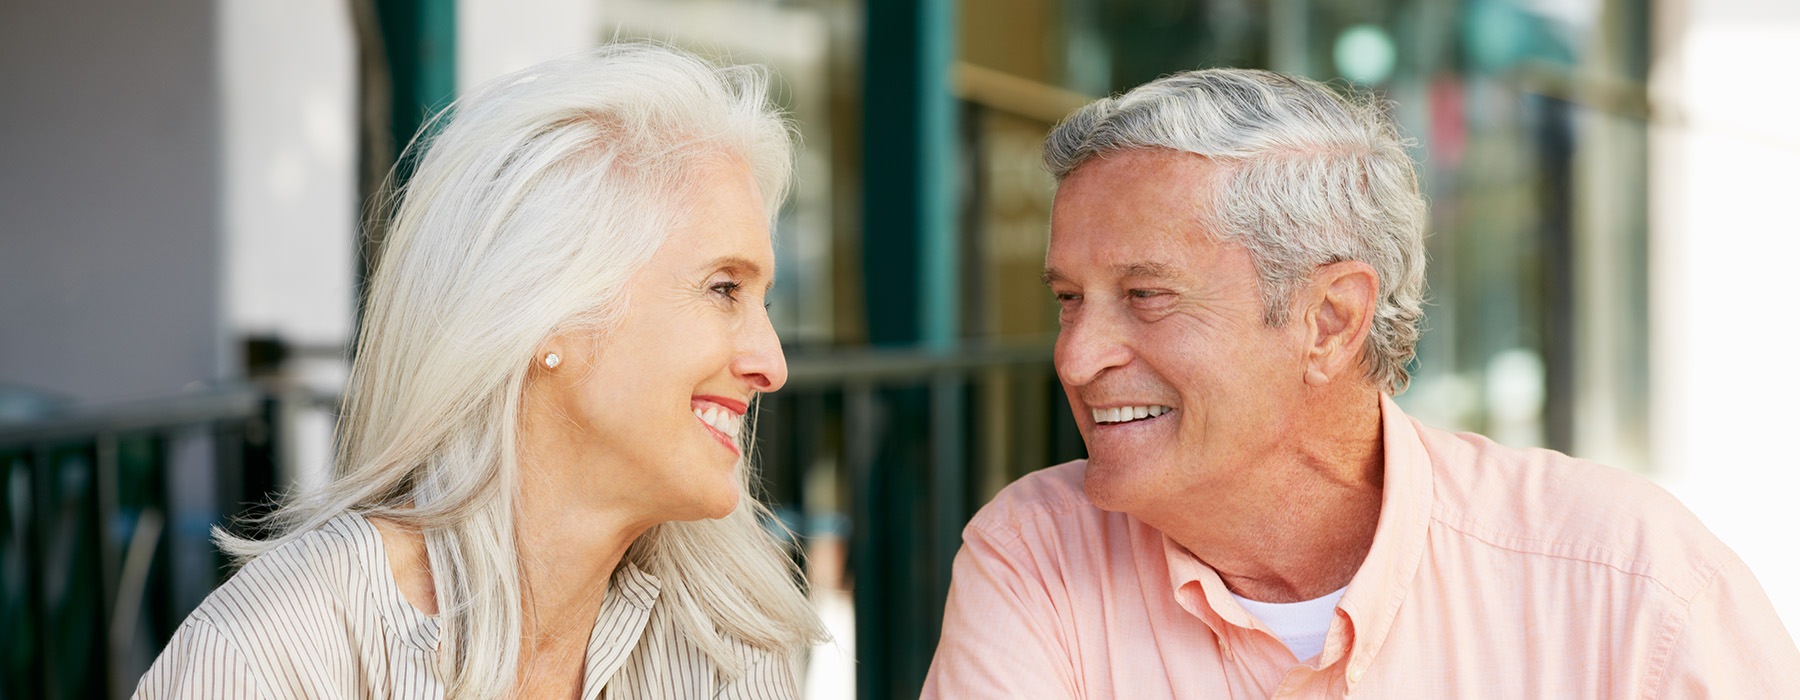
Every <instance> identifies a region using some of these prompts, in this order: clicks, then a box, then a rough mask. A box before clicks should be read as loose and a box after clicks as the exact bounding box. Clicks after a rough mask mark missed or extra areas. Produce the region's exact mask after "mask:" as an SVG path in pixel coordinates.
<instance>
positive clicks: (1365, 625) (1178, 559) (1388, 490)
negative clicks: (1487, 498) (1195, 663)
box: [1163, 395, 1432, 684]
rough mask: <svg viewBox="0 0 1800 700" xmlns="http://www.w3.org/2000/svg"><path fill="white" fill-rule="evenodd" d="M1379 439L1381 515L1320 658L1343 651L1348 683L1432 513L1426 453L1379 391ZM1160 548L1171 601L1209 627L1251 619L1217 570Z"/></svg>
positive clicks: (1182, 551)
mask: <svg viewBox="0 0 1800 700" xmlns="http://www.w3.org/2000/svg"><path fill="white" fill-rule="evenodd" d="M1381 444H1382V490H1381V516H1380V519H1379V520H1378V521H1377V523H1376V525H1375V540H1374V542H1373V543H1372V544H1371V545H1370V548H1369V554H1368V556H1367V557H1365V558H1364V559H1363V563H1362V566H1361V567H1360V568H1358V569H1357V571H1356V576H1355V577H1353V578H1352V579H1351V580H1350V586H1349V588H1348V589H1347V590H1345V591H1344V597H1343V598H1342V599H1341V600H1339V601H1338V609H1339V610H1340V611H1342V612H1343V613H1344V615H1345V616H1347V618H1348V622H1349V625H1345V624H1344V623H1345V621H1346V620H1345V617H1339V618H1338V619H1337V620H1336V621H1334V622H1332V626H1331V631H1330V633H1329V634H1328V635H1327V637H1326V639H1325V650H1324V652H1323V653H1321V654H1320V658H1319V667H1320V668H1325V667H1329V666H1331V665H1332V664H1335V663H1337V662H1338V660H1339V659H1341V658H1343V657H1344V656H1345V655H1346V654H1348V655H1349V657H1350V663H1349V666H1348V667H1347V669H1346V672H1347V674H1348V676H1349V680H1350V682H1351V683H1352V684H1354V683H1355V682H1356V681H1357V680H1358V679H1359V678H1360V677H1361V675H1362V671H1363V670H1364V669H1365V668H1367V667H1368V665H1369V663H1370V661H1371V660H1372V659H1373V658H1374V656H1375V652H1376V650H1378V649H1380V647H1381V644H1382V642H1383V641H1384V640H1386V639H1387V634H1388V632H1389V631H1390V630H1392V628H1393V624H1394V619H1395V617H1396V615H1397V614H1398V613H1399V611H1400V603H1401V601H1404V600H1405V599H1406V596H1407V594H1408V593H1409V592H1410V591H1411V588H1412V585H1413V579H1414V575H1415V574H1417V573H1418V570H1419V564H1420V562H1421V561H1423V559H1424V556H1425V540H1426V537H1425V536H1426V529H1427V525H1428V523H1429V521H1430V517H1431V501H1432V485H1431V459H1430V456H1429V455H1427V454H1426V452H1425V444H1424V442H1423V441H1422V440H1420V438H1419V433H1418V431H1417V429H1415V428H1414V426H1413V424H1412V420H1411V419H1410V418H1407V416H1406V414H1405V413H1402V412H1401V411H1400V407H1399V406H1397V405H1395V404H1394V402H1393V399H1391V398H1389V397H1387V396H1386V395H1383V396H1382V397H1381ZM1163 555H1164V557H1165V558H1166V559H1167V561H1168V571H1169V585H1170V587H1171V588H1172V589H1173V590H1174V592H1175V599H1176V602H1178V603H1180V605H1181V606H1182V607H1183V608H1184V609H1186V610H1187V611H1188V612H1189V613H1192V614H1193V615H1194V616H1195V617H1198V618H1200V620H1201V621H1202V622H1205V623H1206V624H1207V625H1208V626H1210V627H1212V628H1213V630H1214V631H1215V632H1222V630H1220V629H1219V625H1221V624H1230V625H1232V626H1235V627H1242V628H1252V627H1255V626H1256V623H1255V622H1254V621H1253V619H1252V618H1251V617H1250V614H1249V613H1248V612H1245V611H1244V609H1243V607H1241V606H1239V605H1238V604H1237V602H1236V601H1235V600H1233V599H1232V597H1231V591H1230V589H1228V588H1226V587H1225V582H1224V581H1223V580H1222V579H1220V578H1219V574H1218V572H1216V571H1213V569H1212V567H1209V566H1207V565H1206V563H1205V562H1202V561H1200V559H1199V558H1198V557H1196V556H1194V555H1193V553H1191V552H1189V551H1187V549H1186V548H1184V547H1182V546H1181V545H1180V544H1177V543H1176V542H1175V541H1174V540H1172V539H1170V538H1169V537H1168V536H1167V535H1164V536H1163ZM1346 635H1350V636H1349V637H1348V641H1349V642H1350V644H1345V641H1346Z"/></svg>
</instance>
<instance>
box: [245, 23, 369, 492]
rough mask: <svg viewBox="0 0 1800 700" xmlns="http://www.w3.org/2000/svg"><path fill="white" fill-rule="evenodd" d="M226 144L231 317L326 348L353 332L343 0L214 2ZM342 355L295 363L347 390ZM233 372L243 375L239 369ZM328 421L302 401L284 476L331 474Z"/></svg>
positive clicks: (352, 88) (300, 381)
mask: <svg viewBox="0 0 1800 700" xmlns="http://www.w3.org/2000/svg"><path fill="white" fill-rule="evenodd" d="M216 6H217V9H218V16H217V20H216V21H217V22H218V26H219V60H220V71H219V75H218V80H219V87H220V94H221V104H220V111H221V122H222V124H223V129H222V130H221V132H220V134H219V140H220V142H221V144H222V146H223V158H222V167H223V171H224V172H223V177H222V181H221V190H222V198H221V200H220V202H219V209H220V217H221V220H222V222H223V227H224V235H223V238H222V257H223V263H224V264H223V267H222V268H221V269H220V270H219V271H218V273H217V274H218V275H219V277H220V285H221V288H222V289H223V292H224V296H223V308H222V309H221V313H222V314H223V323H224V327H225V329H226V332H227V334H228V337H229V338H231V339H232V340H233V341H234V342H236V341H240V340H241V339H243V338H244V337H246V336H249V335H268V336H275V337H278V338H280V339H282V340H284V341H286V342H289V343H294V344H299V345H306V346H313V347H318V348H322V349H329V348H343V347H345V346H347V345H348V344H349V343H350V342H351V340H352V339H351V333H352V330H353V328H354V320H355V311H356V256H357V255H358V251H357V240H358V237H357V231H358V226H359V221H358V219H359V217H360V216H361V208H360V204H359V202H358V199H357V197H358V192H357V163H356V155H357V153H356V148H357V142H356V138H357V131H356V129H357V97H356V93H357V84H356V81H357V76H356V44H355V30H354V27H353V25H352V24H351V18H350V15H349V5H348V3H343V2H249V1H243V0H235V1H232V2H220V3H217V5H216ZM342 358H343V355H342V353H337V354H335V355H333V354H327V355H325V356H322V357H317V358H301V359H297V360H295V361H292V362H290V364H289V366H288V367H287V368H286V369H287V371H288V372H289V373H290V375H289V379H291V380H292V381H293V382H294V383H295V384H296V385H297V386H300V387H305V388H308V389H311V390H314V391H318V392H321V393H325V394H333V393H336V392H339V391H341V390H342V388H343V379H344V376H345V374H346V373H347V367H346V363H345V362H344V361H343V359H342ZM233 369H234V372H233V374H234V376H235V375H239V374H241V372H240V371H236V370H238V368H235V367H234V368H233ZM332 425H333V419H332V417H331V416H330V415H329V414H327V413H325V412H324V411H320V410H304V411H300V412H299V413H298V414H296V415H295V416H294V417H293V423H292V424H291V425H290V428H291V429H292V430H293V431H294V434H293V435H291V436H289V442H288V443H287V444H286V449H287V453H286V455H285V460H286V462H285V466H286V467H287V468H288V469H289V473H287V474H285V475H283V476H285V477H286V478H290V479H295V480H298V481H300V482H302V483H313V482H316V481H318V480H321V479H323V478H324V477H325V476H326V475H327V474H328V473H329V470H328V467H329V464H330V460H331V433H332Z"/></svg>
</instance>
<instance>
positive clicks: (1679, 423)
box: [1650, 0, 1800, 633]
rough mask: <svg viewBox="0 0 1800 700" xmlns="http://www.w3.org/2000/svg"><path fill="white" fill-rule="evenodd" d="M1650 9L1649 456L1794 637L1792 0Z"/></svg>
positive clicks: (1795, 29) (1797, 462) (1798, 260)
mask: <svg viewBox="0 0 1800 700" xmlns="http://www.w3.org/2000/svg"><path fill="white" fill-rule="evenodd" d="M1655 11H1656V16H1657V17H1658V28H1657V45H1656V55H1657V61H1656V63H1655V65H1654V67H1653V73H1652V99H1653V109H1654V112H1655V118H1654V123H1655V130H1654V133H1653V136H1652V152H1651V153H1652V162H1651V168H1652V169H1651V177H1652V182H1651V188H1652V196H1651V206H1652V212H1651V216H1652V247H1651V255H1652V263H1651V266H1652V269H1651V295H1652V299H1651V307H1650V308H1651V319H1650V320H1651V324H1652V327H1651V334H1652V341H1651V342H1652V350H1653V353H1652V372H1653V378H1652V381H1653V388H1654V390H1655V392H1656V396H1655V405H1654V415H1653V425H1654V429H1653V445H1652V450H1653V452H1654V453H1655V456H1656V458H1657V460H1658V464H1657V467H1658V469H1657V471H1658V473H1659V474H1660V475H1661V476H1662V480H1663V481H1664V483H1665V485H1667V486H1668V487H1669V488H1670V489H1671V490H1673V491H1674V492H1675V493H1676V495H1677V496H1679V497H1681V499H1682V500H1683V501H1684V502H1686V503H1687V504H1688V505H1689V507H1691V508H1692V509H1693V510H1694V511H1695V512H1696V513H1698V514H1699V515H1700V517H1701V519H1702V520H1704V521H1705V522H1706V523H1707V524H1708V526H1709V527H1711V528H1712V529H1713V531H1714V532H1715V533H1717V534H1718V535H1719V536H1720V537H1721V538H1723V539H1724V540H1725V542H1726V543H1727V544H1730V545H1731V546H1732V547H1733V548H1734V549H1736V550H1737V552H1738V553H1739V554H1740V555H1741V556H1742V557H1743V558H1744V559H1745V561H1747V562H1748V563H1749V564H1750V567H1751V568H1752V569H1753V570H1755V571H1756V573H1757V576H1758V577H1759V578H1760V579H1761V581H1762V583H1763V587H1764V588H1765V589H1766V590H1767V591H1768V593H1769V595H1770V597H1771V598H1773V599H1774V601H1775V604H1776V607H1777V608H1778V609H1779V610H1780V612H1781V616H1782V619H1783V621H1784V622H1785V623H1786V625H1787V628H1788V631H1789V632H1790V633H1794V632H1800V549H1796V547H1795V545H1794V536H1795V534H1796V533H1800V504H1797V503H1796V498H1797V497H1800V450H1796V449H1795V448H1794V447H1793V445H1794V439H1795V437H1796V436H1797V435H1800V406H1797V405H1796V403H1795V400H1796V398H1797V397H1800V370H1796V369H1795V368H1794V367H1792V366H1791V365H1792V364H1793V360H1792V359H1791V358H1792V357H1793V355H1794V354H1795V352H1796V351H1797V350H1800V321H1797V320H1796V303H1795V301H1794V294H1793V290H1794V286H1795V280H1796V278H1797V277H1800V218H1797V217H1796V216H1795V214H1794V206H1795V204H1796V202H1797V201H1800V169H1797V168H1796V165H1795V164H1796V163H1800V132H1796V131H1795V129H1794V127H1795V126H1796V125H1800V121H1797V119H1800V91H1796V90H1794V89H1793V88H1792V82H1793V73H1794V71H1795V69H1796V68H1797V67H1800V3H1795V2H1793V1H1792V0H1704V2H1703V1H1702V0H1664V1H1663V2H1660V3H1659V4H1658V5H1657V7H1656V8H1655Z"/></svg>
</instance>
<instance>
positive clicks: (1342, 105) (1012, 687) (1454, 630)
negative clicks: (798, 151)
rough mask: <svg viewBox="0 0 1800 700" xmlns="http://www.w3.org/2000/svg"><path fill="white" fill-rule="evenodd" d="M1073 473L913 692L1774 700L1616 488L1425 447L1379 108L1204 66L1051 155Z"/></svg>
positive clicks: (1797, 685) (999, 510) (1399, 223)
mask: <svg viewBox="0 0 1800 700" xmlns="http://www.w3.org/2000/svg"><path fill="white" fill-rule="evenodd" d="M1044 160H1045V162H1046V163H1047V165H1048V166H1049V169H1050V171H1051V173H1052V174H1053V175H1054V176H1055V177H1056V178H1057V180H1058V181H1059V182H1060V185H1059V188H1058V190H1057V194H1056V200H1055V205H1054V210H1053V213H1052V218H1051V226H1050V247H1049V253H1048V255H1047V256H1046V262H1045V270H1044V280H1045V282H1046V283H1047V284H1048V285H1049V287H1050V291H1051V292H1052V293H1053V294H1055V296H1056V299H1057V301H1058V303H1059V304H1061V307H1062V308H1061V323H1062V330H1061V334H1060V335H1059V336H1058V338H1057V343H1056V370H1057V374H1058V375H1059V376H1060V378H1061V379H1062V382H1063V386H1064V387H1065V389H1066V391H1067V393H1068V396H1069V403H1070V404H1071V405H1072V406H1073V407H1074V411H1075V420H1076V422H1077V423H1078V424H1079V426H1080V428H1081V434H1082V437H1083V438H1084V440H1085V441H1086V442H1087V447H1088V455H1089V457H1088V459H1086V460H1083V461H1076V462H1071V463H1069V464H1064V465H1061V466H1057V467H1052V468H1049V469H1045V470H1042V471H1039V472H1036V473H1033V474H1031V475H1029V476H1026V477H1025V478H1023V479H1020V480H1019V481H1018V482H1017V483H1015V484H1013V485H1012V486H1010V487H1008V488H1007V489H1006V490H1004V491H1002V492H1001V493H1000V495H999V496H998V497H996V498H995V499H994V502H993V503H991V504H989V505H988V506H987V507H985V508H983V509H982V510H981V512H980V513H979V514H977V515H976V516H975V518H974V520H973V521H972V522H970V523H969V526H968V528H967V529H966V530H965V532H964V544H963V549H962V551H961V553H960V554H958V556H957V559H956V567H955V575H954V581H953V583H952V585H951V590H950V599H949V603H948V607H947V610H946V613H945V619H944V627H943V636H942V638H941V640H940V641H939V643H938V650H937V656H936V658H935V659H934V660H933V662H932V667H931V672H930V676H929V678H928V679H927V680H926V687H925V697H927V698H940V697H941V698H957V699H960V698H1034V699H1036V698H1121V699H1129V700H1140V699H1144V698H1340V697H1346V696H1353V697H1365V698H1432V699H1434V700H1435V699H1439V698H1480V699H1482V700H1491V699H1493V698H1521V699H1525V698H1529V699H1532V700H1538V699H1542V698H1658V699H1664V698H1695V697H1713V698H1800V651H1797V650H1796V648H1795V645H1794V642H1793V640H1792V638H1791V637H1789V636H1788V634H1787V632H1786V631H1785V630H1783V628H1782V626H1781V623H1780V622H1779V621H1778V620H1777V619H1776V617H1775V613H1774V610H1773V609H1772V607H1771V606H1770V604H1769V601H1768V599H1767V598H1766V597H1765V596H1764V594H1763V592H1762V590H1761V589H1760V587H1759V586H1758V585H1757V583H1756V581H1755V579H1754V578H1753V577H1752V576H1751V574H1750V571H1749V570H1748V569H1746V568H1745V566H1744V564H1743V562H1742V561H1740V560H1739V559H1738V558H1737V557H1736V556H1735V555H1734V554H1732V552H1731V551H1730V550H1729V549H1727V548H1726V547H1725V546H1724V545H1723V544H1721V543H1720V542H1719V541H1718V540H1717V539H1716V538H1714V537H1713V536H1712V535H1711V534H1710V533H1708V532H1707V531H1706V529H1705V528H1704V527H1702V526H1701V524H1700V523H1699V522H1698V521H1697V520H1696V519H1695V518H1694V517H1693V515H1691V514H1689V513H1688V512H1687V511H1686V510H1685V509H1684V508H1682V507H1681V505H1680V504H1678V503H1677V502H1676V501H1675V500H1674V499H1673V498H1671V497H1670V496H1669V495H1668V494H1667V493H1665V492H1663V491H1662V490H1660V489H1658V488H1656V487H1655V486H1653V485H1651V484H1649V483H1648V482H1646V481H1644V480H1643V479H1641V478H1638V477H1636V476H1633V475H1631V474H1628V473H1626V472H1623V471H1619V470H1615V469H1611V468H1607V467H1603V466H1599V465H1595V464H1592V463H1588V462H1584V461H1580V460H1577V459H1573V458H1570V457H1567V456H1564V455H1561V454H1558V453H1555V452H1550V451H1545V450H1518V449H1511V448H1507V447H1502V446H1500V445H1497V444H1495V443H1493V442H1490V441H1488V440H1486V439H1484V438H1482V437H1479V436H1476V435H1469V434H1452V433H1448V432H1444V431H1441V430H1436V429H1433V428H1430V427H1427V426H1425V425H1422V424H1420V423H1418V422H1416V421H1414V420H1412V419H1410V418H1408V417H1407V416H1406V415H1405V414H1404V413H1402V412H1401V411H1400V409H1399V408H1397V407H1396V406H1395V404H1394V402H1393V401H1392V400H1391V399H1390V398H1389V396H1390V395H1391V394H1393V393H1394V392H1396V391H1399V390H1400V389H1402V388H1404V386H1405V384H1406V381H1407V369H1406V366H1407V362H1408V361H1409V360H1410V359H1411V358H1412V356H1413V345H1414V342H1415V340H1416V339H1417V338H1418V319H1419V316H1420V306H1421V303H1422V287H1423V284H1422V280H1423V278H1424V265H1425V254H1424V248H1423V244H1422V242H1421V237H1422V229H1423V225H1424V219H1425V205H1424V202H1423V200H1422V198H1421V197H1420V195H1419V192H1418V186H1417V183H1416V179H1415V175H1414V172H1413V166H1412V162H1411V161H1410V160H1409V159H1408V157H1407V155H1406V153H1405V151H1404V150H1403V147H1402V144H1401V142H1400V139H1399V138H1398V136H1397V134H1396V132H1395V129H1394V127H1393V126H1392V125H1391V123H1389V122H1388V120H1387V119H1386V118H1385V117H1384V116H1383V114H1382V111H1381V108H1380V106H1379V105H1377V104H1371V103H1368V102H1366V101H1359V100H1347V99H1345V98H1342V97H1340V96H1339V95H1337V94H1336V93H1334V92H1333V91H1331V90H1330V89H1329V88H1327V87H1325V86H1323V85H1320V84H1318V83H1314V82H1310V81H1307V80H1303V79H1299V78H1291V77H1286V76H1281V75H1277V74H1273V73H1268V72H1262V71H1245V70H1204V71H1195V72H1189V73H1184V74H1179V75H1174V76H1170V77H1167V78H1163V79H1161V80H1158V81H1156V82H1153V83H1149V84H1147V85H1144V86H1142V87H1139V88H1137V89H1135V90H1133V91H1131V92H1129V93H1127V94H1125V95H1123V96H1120V97H1116V98H1111V99H1105V100H1101V101H1099V102H1096V103H1094V104H1091V105H1088V106H1087V107H1086V108H1084V109H1082V110H1080V111H1079V112H1077V113H1075V114H1074V115H1073V116H1071V117H1069V118H1068V119H1067V120H1066V121H1065V122H1064V123H1063V124H1061V125H1060V126H1058V127H1057V128H1056V130H1055V132H1054V133H1052V134H1051V135H1050V138H1049V141H1048V142H1047V143H1046V145H1045V147H1044Z"/></svg>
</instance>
